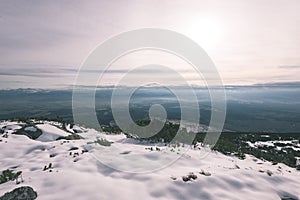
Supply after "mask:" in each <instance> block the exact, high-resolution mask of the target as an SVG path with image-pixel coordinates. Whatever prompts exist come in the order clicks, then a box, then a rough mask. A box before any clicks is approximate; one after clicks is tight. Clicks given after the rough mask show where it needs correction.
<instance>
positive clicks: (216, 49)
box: [0, 0, 300, 89]
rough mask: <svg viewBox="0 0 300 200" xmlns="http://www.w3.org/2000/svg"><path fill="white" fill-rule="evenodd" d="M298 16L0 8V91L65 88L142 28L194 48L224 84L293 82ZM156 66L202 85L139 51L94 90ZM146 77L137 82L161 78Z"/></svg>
mask: <svg viewBox="0 0 300 200" xmlns="http://www.w3.org/2000/svg"><path fill="white" fill-rule="evenodd" d="M299 10H300V1H299V0H289V1H285V0H252V1H248V0H227V1H216V0H188V1H183V0H172V1H166V0H151V1H150V0H131V1H123V0H118V1H117V0H111V1H83V0H82V1H71V0H69V1H64V0H63V1H50V0H49V1H47V0H44V1H31V0H28V1H1V2H0V27H1V29H0V88H1V89H11V88H65V87H70V86H71V85H73V84H74V81H75V78H76V74H77V71H78V69H79V68H80V66H81V64H82V63H83V62H84V60H85V59H86V58H87V56H88V55H89V53H90V52H91V51H92V50H93V49H95V47H96V46H97V45H99V44H101V43H102V42H104V41H106V40H107V39H108V38H111V37H112V36H114V35H116V34H119V33H122V32H124V31H130V30H134V29H139V28H149V27H151V28H161V29H168V30H172V31H176V32H178V33H181V34H184V35H185V36H187V37H189V38H191V39H192V40H194V41H195V42H197V43H198V44H199V45H200V46H201V47H202V48H203V49H204V50H205V51H206V52H207V54H208V55H209V57H210V58H211V59H212V60H213V62H214V64H215V66H216V67H217V69H218V71H219V74H220V76H221V78H222V80H223V83H224V84H225V85H251V84H264V83H276V82H296V81H298V80H299V78H300V53H299V52H300V26H299V24H300V13H299ZM161 63H164V64H165V65H169V66H171V67H174V69H176V70H178V71H181V73H182V74H183V76H184V77H185V78H186V79H188V82H189V83H190V84H196V85H197V84H200V83H201V82H202V81H200V80H199V79H201V77H199V76H198V75H197V74H196V73H195V72H194V71H193V69H192V68H191V66H188V65H187V64H186V63H184V62H182V61H180V60H179V59H178V58H175V57H174V56H172V55H166V54H165V53H162V52H151V51H144V52H138V53H135V54H132V55H128V56H127V58H126V57H124V58H121V59H120V60H118V61H117V62H116V63H114V64H113V65H112V67H111V69H110V70H108V71H106V72H105V75H104V76H103V81H102V82H103V83H101V84H104V85H105V84H115V83H117V82H118V80H119V79H120V77H122V76H123V75H124V73H126V72H128V70H130V69H132V68H133V67H135V66H138V65H142V64H161ZM149 71H150V72H151V73H149ZM149 71H148V72H145V74H144V76H153V77H155V76H159V75H161V76H165V75H163V73H161V72H155V71H151V69H150V70H149ZM86 73H99V72H97V71H94V72H86ZM136 78H137V79H138V78H141V76H140V74H138V75H137V76H136ZM171 79H172V78H170V83H171V84H176V80H171ZM132 82H133V83H134V80H133V81H132ZM153 82H155V80H153ZM86 84H87V85H89V84H91V83H89V81H88V80H87V82H86Z"/></svg>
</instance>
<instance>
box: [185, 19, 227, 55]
mask: <svg viewBox="0 0 300 200" xmlns="http://www.w3.org/2000/svg"><path fill="white" fill-rule="evenodd" d="M184 32H185V33H186V35H187V36H188V37H190V38H191V39H193V40H194V41H196V42H197V43H198V44H199V45H200V46H201V47H203V48H204V49H214V48H217V45H218V43H219V42H220V41H221V37H222V35H223V34H224V28H223V24H222V23H221V22H220V20H218V19H215V18H212V17H196V19H195V20H194V21H193V22H192V23H190V24H187V25H186V28H185V30H184Z"/></svg>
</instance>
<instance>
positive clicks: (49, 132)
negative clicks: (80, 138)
mask: <svg viewBox="0 0 300 200" xmlns="http://www.w3.org/2000/svg"><path fill="white" fill-rule="evenodd" d="M37 127H38V128H39V129H41V130H42V132H43V134H42V135H41V136H40V137H38V138H37V140H38V141H41V142H49V141H55V140H56V139H57V138H58V137H60V136H68V135H70V134H69V133H67V132H65V131H63V130H61V129H59V128H57V127H56V126H53V125H52V124H38V125H37Z"/></svg>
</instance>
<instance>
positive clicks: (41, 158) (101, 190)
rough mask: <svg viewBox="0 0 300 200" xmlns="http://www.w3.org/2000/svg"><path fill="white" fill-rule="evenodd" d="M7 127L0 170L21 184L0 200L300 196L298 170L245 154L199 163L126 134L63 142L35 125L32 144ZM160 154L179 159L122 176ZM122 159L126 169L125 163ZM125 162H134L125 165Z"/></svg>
mask: <svg viewBox="0 0 300 200" xmlns="http://www.w3.org/2000/svg"><path fill="white" fill-rule="evenodd" d="M5 125H9V127H10V128H9V129H5V131H6V133H7V135H8V137H7V138H5V137H2V136H1V135H0V141H1V142H0V152H1V153H0V170H5V169H13V170H15V171H22V172H23V173H22V174H23V179H24V182H23V183H20V184H19V185H16V183H15V182H13V181H11V182H6V183H3V184H1V185H0V196H2V195H3V194H4V193H5V192H8V191H11V190H12V189H14V188H16V187H20V186H31V187H32V188H33V189H34V190H35V191H36V192H37V193H38V198H37V199H42V200H45V199H46V200H47V199H53V200H59V199H101V200H106V199H107V200H111V199H130V200H134V199H180V200H182V199H188V200H190V199H191V200H193V199H204V200H209V199H281V197H283V196H289V197H293V198H294V199H297V198H299V197H300V190H299V188H300V172H299V171H297V170H295V169H293V168H290V167H288V166H286V165H284V164H277V165H272V163H270V162H265V161H262V160H259V159H257V158H255V157H253V156H249V155H247V156H246V159H245V160H240V159H238V158H236V157H230V156H225V155H223V154H221V153H218V152H211V153H210V154H209V155H208V156H207V157H205V158H204V159H200V157H199V154H200V152H201V150H198V149H191V148H190V147H187V146H185V147H182V146H181V147H176V148H174V147H172V146H170V147H168V146H163V145H161V144H157V146H154V145H153V144H152V146H151V144H143V143H139V142H137V141H135V140H132V139H127V138H125V136H124V135H104V134H102V133H98V132H97V131H95V130H92V129H85V130H86V131H83V133H80V134H81V136H83V137H85V138H86V139H83V140H72V141H66V140H59V141H56V140H55V137H57V136H65V135H66V134H67V132H64V131H63V130H61V129H59V128H57V127H55V126H53V125H51V124H49V123H44V124H40V125H37V127H38V128H39V129H42V131H43V134H42V135H41V136H40V137H39V138H38V139H37V140H32V139H30V138H28V137H26V136H24V135H14V134H11V133H12V132H13V131H14V130H15V129H18V128H20V127H21V125H18V124H17V123H16V122H14V123H12V122H3V123H1V124H0V128H2V127H3V126H5ZM53 127H55V128H53ZM77 128H78V127H77ZM42 136H43V137H42ZM97 137H101V138H106V140H109V141H112V142H114V143H112V144H111V146H102V145H99V144H93V143H92V142H93V141H94V140H93V138H95V139H96V138H97ZM41 138H42V139H41ZM45 141H47V142H45ZM87 143H88V144H90V145H87ZM97 145H98V146H97ZM151 147H152V148H151ZM156 147H157V148H156ZM87 150H89V151H88V152H87ZM97 152H98V153H99V152H103V155H104V154H105V155H106V156H103V157H101V156H100V158H101V159H103V160H101V161H104V164H108V163H109V161H110V160H109V158H111V162H112V163H117V165H124V166H116V167H117V169H118V170H115V169H112V168H110V167H108V166H106V165H104V164H103V162H100V161H99V159H97V158H99V157H98V156H97V155H98V154H97ZM159 155H165V156H166V157H180V158H179V159H177V161H176V162H175V163H173V164H172V165H171V166H165V167H164V168H162V169H161V170H154V171H151V172H148V173H138V174H133V173H126V172H122V171H120V170H122V169H128V168H126V166H133V167H136V166H145V165H147V166H148V165H151V164H153V163H155V162H158V160H157V159H159V158H160V157H159ZM130 156H132V157H130ZM126 160H127V163H125V162H124V161H126ZM128 160H129V161H131V162H132V163H138V164H130V163H128V162H129V161H128ZM50 163H51V167H50V168H49V164H50ZM125 165H126V166H125ZM133 171H134V170H133ZM190 174H193V175H196V177H197V178H196V179H195V180H193V179H191V180H190V181H187V182H185V181H183V177H187V176H188V175H190ZM193 177H194V178H195V176H193Z"/></svg>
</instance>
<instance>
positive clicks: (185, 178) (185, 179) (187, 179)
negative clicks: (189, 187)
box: [182, 176, 191, 182]
mask: <svg viewBox="0 0 300 200" xmlns="http://www.w3.org/2000/svg"><path fill="white" fill-rule="evenodd" d="M182 180H183V181H184V182H187V181H190V180H191V179H190V178H189V177H187V176H183V177H182Z"/></svg>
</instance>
